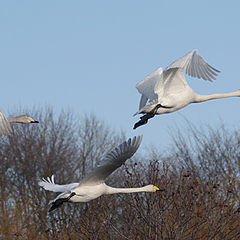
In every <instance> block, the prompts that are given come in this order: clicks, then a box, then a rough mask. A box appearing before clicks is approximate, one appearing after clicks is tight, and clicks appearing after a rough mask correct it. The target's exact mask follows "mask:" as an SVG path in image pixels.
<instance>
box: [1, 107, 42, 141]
mask: <svg viewBox="0 0 240 240" xmlns="http://www.w3.org/2000/svg"><path fill="white" fill-rule="evenodd" d="M10 123H39V122H38V121H36V120H34V119H33V118H31V117H29V116H27V115H21V116H17V117H8V118H6V117H5V115H4V114H3V113H2V112H1V111H0V136H1V135H3V134H5V135H8V134H9V133H11V132H12V127H11V125H10Z"/></svg>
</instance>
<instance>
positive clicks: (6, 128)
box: [0, 111, 12, 136]
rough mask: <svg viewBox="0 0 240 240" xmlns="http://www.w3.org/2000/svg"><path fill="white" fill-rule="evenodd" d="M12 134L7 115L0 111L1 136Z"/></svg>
mask: <svg viewBox="0 0 240 240" xmlns="http://www.w3.org/2000/svg"><path fill="white" fill-rule="evenodd" d="M11 132H12V127H11V125H10V123H9V122H8V120H7V118H6V117H5V115H4V114H3V113H2V112H1V111H0V136H1V135H3V134H5V135H7V134H9V133H11Z"/></svg>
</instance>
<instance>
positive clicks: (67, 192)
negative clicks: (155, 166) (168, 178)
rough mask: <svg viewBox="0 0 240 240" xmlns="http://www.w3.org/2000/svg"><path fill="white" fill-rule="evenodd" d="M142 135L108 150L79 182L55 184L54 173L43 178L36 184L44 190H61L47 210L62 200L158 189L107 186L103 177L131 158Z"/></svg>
mask: <svg viewBox="0 0 240 240" xmlns="http://www.w3.org/2000/svg"><path fill="white" fill-rule="evenodd" d="M141 141H142V136H138V137H134V138H133V139H129V140H128V141H125V142H124V143H122V144H121V145H119V146H118V147H116V148H115V149H114V150H112V151H111V152H109V153H108V154H107V155H106V156H105V157H104V159H103V164H101V165H100V166H99V167H97V168H95V169H94V170H93V171H92V173H90V174H89V175H88V176H86V177H85V178H83V180H82V181H81V182H80V183H71V184H65V185H59V184H55V182H54V175H52V177H51V178H49V177H48V178H47V179H44V178H43V180H42V181H40V182H39V183H38V184H39V185H40V186H41V187H43V188H44V189H45V190H49V191H53V192H62V194H60V195H58V196H57V198H55V199H54V200H53V201H51V202H50V203H51V204H52V206H51V208H50V209H49V212H50V211H52V210H54V209H55V208H58V207H59V206H61V205H62V204H63V203H64V202H69V201H70V202H88V201H90V200H92V199H95V198H97V197H99V196H101V195H103V194H114V193H133V192H155V191H157V190H159V189H158V188H157V187H156V186H154V185H147V186H144V187H138V188H114V187H110V186H107V185H106V184H105V183H104V182H105V179H106V178H107V177H108V176H109V175H110V174H111V173H112V172H114V171H115V170H116V169H117V168H119V167H120V166H121V165H122V164H123V163H124V162H125V161H126V160H127V159H129V158H131V157H132V156H133V154H134V153H135V152H136V151H137V149H138V147H139V146H140V143H141Z"/></svg>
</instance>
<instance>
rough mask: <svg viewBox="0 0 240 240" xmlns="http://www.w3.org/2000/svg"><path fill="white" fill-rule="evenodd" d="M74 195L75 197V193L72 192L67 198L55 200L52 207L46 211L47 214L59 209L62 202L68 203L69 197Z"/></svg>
mask: <svg viewBox="0 0 240 240" xmlns="http://www.w3.org/2000/svg"><path fill="white" fill-rule="evenodd" d="M74 195H76V193H75V192H72V193H71V194H70V195H69V196H68V197H67V198H59V199H57V200H56V201H55V202H53V203H52V206H51V208H50V209H49V210H48V212H51V211H53V210H54V209H56V208H59V207H60V206H62V205H63V203H64V202H68V201H69V199H70V198H71V197H73V196H74Z"/></svg>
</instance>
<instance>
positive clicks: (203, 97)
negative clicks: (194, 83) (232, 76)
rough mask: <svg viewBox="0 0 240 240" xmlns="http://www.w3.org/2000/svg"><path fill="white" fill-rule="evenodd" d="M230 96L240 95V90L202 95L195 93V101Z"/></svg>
mask: <svg viewBox="0 0 240 240" xmlns="http://www.w3.org/2000/svg"><path fill="white" fill-rule="evenodd" d="M228 97H240V90H236V91H234V92H229V93H215V94H208V95H201V94H197V93H196V94H195V99H194V101H193V102H195V103H198V102H205V101H208V100H212V99H218V98H228Z"/></svg>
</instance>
